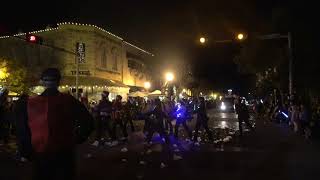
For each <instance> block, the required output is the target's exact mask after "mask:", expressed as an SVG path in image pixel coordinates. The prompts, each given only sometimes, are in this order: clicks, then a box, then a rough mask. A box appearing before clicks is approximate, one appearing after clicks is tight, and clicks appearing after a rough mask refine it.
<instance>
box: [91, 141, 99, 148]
mask: <svg viewBox="0 0 320 180" xmlns="http://www.w3.org/2000/svg"><path fill="white" fill-rule="evenodd" d="M91 145H92V146H95V147H98V146H99V141H94V142H93V143H92V144H91Z"/></svg>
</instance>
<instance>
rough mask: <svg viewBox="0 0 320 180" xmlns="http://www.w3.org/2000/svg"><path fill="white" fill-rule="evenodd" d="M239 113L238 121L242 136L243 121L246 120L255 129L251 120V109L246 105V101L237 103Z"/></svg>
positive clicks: (247, 124) (248, 125)
mask: <svg viewBox="0 0 320 180" xmlns="http://www.w3.org/2000/svg"><path fill="white" fill-rule="evenodd" d="M236 109H237V113H238V121H239V131H240V136H242V132H243V131H242V123H243V122H245V123H246V126H247V127H248V128H250V129H251V130H253V127H252V125H251V124H250V122H249V117H250V115H249V109H248V107H247V106H246V104H245V102H244V101H241V102H240V103H239V104H237V105H236Z"/></svg>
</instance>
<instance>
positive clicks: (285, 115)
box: [281, 112, 289, 118]
mask: <svg viewBox="0 0 320 180" xmlns="http://www.w3.org/2000/svg"><path fill="white" fill-rule="evenodd" d="M281 114H282V115H284V117H286V118H289V116H288V115H287V114H286V113H284V112H281Z"/></svg>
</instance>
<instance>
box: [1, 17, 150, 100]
mask: <svg viewBox="0 0 320 180" xmlns="http://www.w3.org/2000/svg"><path fill="white" fill-rule="evenodd" d="M29 34H32V35H35V36H38V37H40V38H41V39H42V45H39V44H34V43H30V42H26V41H25V40H24V39H25V37H26V33H20V34H16V35H14V36H3V37H0V57H4V58H6V59H8V60H14V61H17V62H19V63H21V64H23V65H24V66H25V67H26V68H27V72H28V76H29V79H30V81H32V83H33V84H34V88H33V91H34V92H37V93H39V92H41V91H42V88H41V87H40V86H37V80H38V79H39V74H40V73H41V72H42V70H43V69H45V68H47V67H56V68H59V69H60V70H61V73H62V81H61V86H60V89H61V91H65V92H67V91H69V92H75V86H76V72H77V64H76V59H77V58H76V57H77V56H76V55H75V52H76V50H77V48H78V47H79V44H81V45H82V46H83V49H84V51H83V52H84V53H83V54H82V56H83V59H81V63H79V84H78V85H79V89H80V92H83V93H84V94H86V95H88V96H89V97H90V98H93V99H99V98H100V95H99V94H100V92H101V91H103V90H108V91H110V93H111V94H110V96H111V98H114V97H115V96H116V95H117V94H120V95H122V96H123V97H124V99H125V97H126V95H127V93H129V90H130V88H134V87H138V88H142V87H143V86H144V83H145V82H146V81H150V79H151V78H150V76H149V75H148V68H147V66H146V62H147V61H148V60H150V59H151V58H152V56H153V55H152V54H151V53H149V52H147V51H146V50H143V49H141V48H139V47H137V46H135V45H132V44H130V43H128V42H126V41H125V40H124V39H122V38H121V37H119V36H116V35H114V34H112V33H110V32H108V31H106V30H104V29H102V28H100V27H98V26H95V25H91V24H80V23H70V22H65V23H58V24H57V26H56V27H54V28H51V27H47V28H46V29H44V30H39V31H33V32H30V33H29Z"/></svg>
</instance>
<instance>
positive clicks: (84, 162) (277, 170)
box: [0, 111, 320, 180]
mask: <svg viewBox="0 0 320 180" xmlns="http://www.w3.org/2000/svg"><path fill="white" fill-rule="evenodd" d="M209 114H210V125H212V126H213V127H218V126H219V125H220V126H221V125H222V124H223V126H225V127H224V128H223V129H221V128H219V129H216V133H215V135H216V137H215V141H216V143H215V144H206V143H204V144H202V145H201V146H200V147H195V146H192V145H190V144H189V143H187V142H185V141H183V140H181V141H179V142H177V144H178V148H173V147H171V151H170V152H171V153H170V156H169V153H162V152H161V151H162V147H161V145H159V144H155V145H153V146H152V147H150V148H149V147H146V146H145V145H143V143H142V142H143V138H142V136H141V133H139V132H138V133H134V134H132V135H131V136H130V137H131V138H130V141H129V143H128V144H122V145H119V146H117V147H114V148H108V147H99V148H96V147H93V146H90V145H88V144H84V145H81V146H80V147H79V148H78V152H77V165H78V172H77V174H78V179H81V180H82V179H83V180H88V179H90V180H91V179H93V180H95V179H99V180H102V179H169V180H171V179H172V180H173V179H226V180H229V179H246V180H247V179H255V180H257V179H259V180H260V179H268V180H269V179H279V180H287V179H288V180H295V179H296V180H302V179H303V180H305V179H307V180H309V179H319V175H318V172H319V170H320V168H319V166H318V164H319V162H320V157H319V153H318V152H319V150H320V148H319V145H318V144H316V143H311V142H308V141H306V140H304V139H303V138H302V137H300V136H297V135H295V134H293V133H292V131H291V130H290V129H288V128H287V127H286V126H283V125H275V124H266V125H265V124H263V123H259V121H257V126H256V131H255V132H253V133H251V132H247V133H246V134H245V136H244V137H242V138H241V139H240V138H238V136H237V135H236V134H232V133H233V132H234V130H233V127H234V128H236V126H237V121H236V116H235V115H234V114H222V113H217V112H215V111H210V113H209ZM230 132H231V134H230ZM227 136H231V137H232V139H231V140H230V141H225V142H223V141H218V140H223V138H225V137H227ZM217 141H218V142H217ZM123 147H127V148H128V149H129V151H128V152H125V153H123V152H120V149H121V148H123ZM0 149H1V147H0ZM149 149H151V150H152V152H151V153H148V150H149ZM174 149H179V150H180V152H179V153H177V154H178V155H180V156H182V157H183V159H182V160H177V161H174V160H173V159H172V157H173V154H172V153H173V150H174ZM88 155H89V157H88ZM167 155H168V156H167ZM140 161H144V162H146V164H145V165H141V164H140V163H139V162H140ZM161 162H165V163H166V164H167V166H168V167H166V168H163V169H161V168H160V163H161ZM0 172H1V173H0V179H1V180H5V179H30V178H29V177H30V163H18V162H16V161H14V160H13V159H12V158H11V157H10V156H9V154H8V153H4V152H0Z"/></svg>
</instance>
